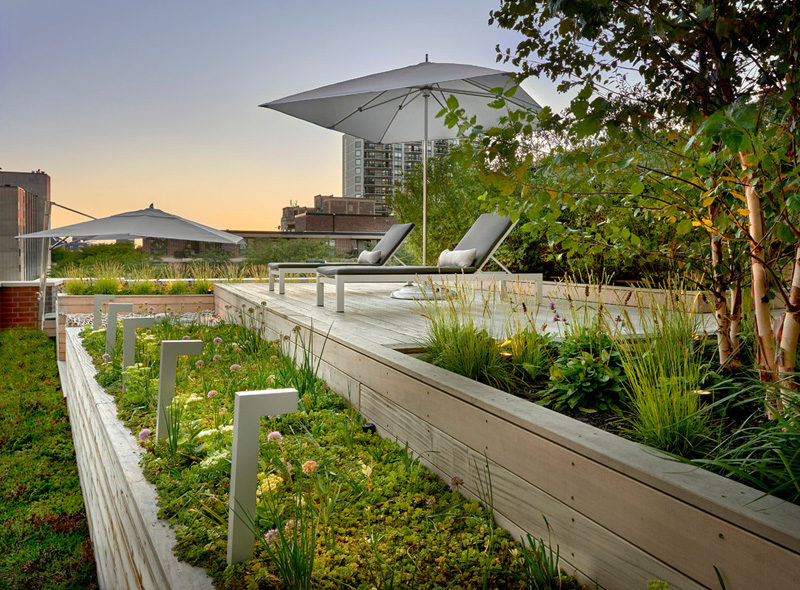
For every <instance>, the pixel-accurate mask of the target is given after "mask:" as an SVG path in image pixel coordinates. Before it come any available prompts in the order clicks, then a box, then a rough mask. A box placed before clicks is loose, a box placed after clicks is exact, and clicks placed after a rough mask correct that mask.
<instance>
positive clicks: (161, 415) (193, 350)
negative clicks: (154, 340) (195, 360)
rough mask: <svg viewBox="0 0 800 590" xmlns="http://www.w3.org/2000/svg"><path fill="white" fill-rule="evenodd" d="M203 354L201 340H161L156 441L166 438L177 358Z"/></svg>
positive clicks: (173, 393)
mask: <svg viewBox="0 0 800 590" xmlns="http://www.w3.org/2000/svg"><path fill="white" fill-rule="evenodd" d="M202 352H203V341H202V340H162V341H161V363H160V367H161V369H160V370H159V372H158V417H157V418H156V440H161V439H165V438H167V415H166V408H167V406H169V405H170V404H172V398H173V397H174V396H175V374H176V369H177V363H178V357H179V356H183V355H195V354H201V353H202Z"/></svg>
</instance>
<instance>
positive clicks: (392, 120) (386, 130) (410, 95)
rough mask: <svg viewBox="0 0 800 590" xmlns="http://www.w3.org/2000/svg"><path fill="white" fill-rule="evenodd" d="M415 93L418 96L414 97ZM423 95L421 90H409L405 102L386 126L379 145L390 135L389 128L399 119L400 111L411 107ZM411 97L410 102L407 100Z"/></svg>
mask: <svg viewBox="0 0 800 590" xmlns="http://www.w3.org/2000/svg"><path fill="white" fill-rule="evenodd" d="M415 92H416V95H415V96H412V95H413V94H414V93H415ZM421 93H422V91H421V90H420V89H419V88H409V90H408V92H406V95H405V96H404V97H403V101H402V102H401V103H400V105H399V106H398V107H397V109H396V110H395V111H394V113H393V114H392V116H391V118H390V119H389V122H388V123H387V124H386V127H385V128H384V130H383V133H381V139H380V142H379V143H383V138H384V137H386V134H387V133H389V128H390V127H391V126H392V123H394V120H395V119H396V118H397V115H398V114H399V113H400V111H402V110H403V109H404V108H405V107H406V105H409V104H411V103H412V102H414V100H415V99H416V98H417V97H418V96H419V95H420V94H421ZM409 97H410V100H407V99H408V98H409Z"/></svg>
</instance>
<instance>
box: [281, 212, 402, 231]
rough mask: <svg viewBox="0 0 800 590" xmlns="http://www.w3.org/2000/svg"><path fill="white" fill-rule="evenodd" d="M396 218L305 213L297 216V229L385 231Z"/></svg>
mask: <svg viewBox="0 0 800 590" xmlns="http://www.w3.org/2000/svg"><path fill="white" fill-rule="evenodd" d="M394 221H395V219H394V217H389V216H385V215H345V214H339V215H335V214H329V213H304V214H303V215H298V216H297V217H295V231H297V232H307V231H324V232H385V231H386V230H388V229H389V227H391V226H392V224H393V223H394Z"/></svg>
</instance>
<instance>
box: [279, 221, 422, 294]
mask: <svg viewBox="0 0 800 590" xmlns="http://www.w3.org/2000/svg"><path fill="white" fill-rule="evenodd" d="M413 228H414V224H413V223H397V224H395V225H393V226H392V227H390V228H389V229H388V230H387V231H386V233H385V234H383V237H382V238H381V239H380V241H379V242H378V243H377V244H375V247H374V248H373V249H372V250H370V251H365V252H367V254H366V255H365V254H364V252H362V253H361V256H360V257H359V260H361V259H362V258H363V261H359V262H358V263H357V264H356V265H355V266H357V267H358V268H363V267H364V266H368V267H376V266H382V265H384V264H386V263H387V262H389V259H390V258H391V257H392V256H394V253H395V252H396V251H397V249H398V248H399V247H400V245H401V244H402V243H403V242H404V241H405V239H406V237H408V234H409V233H411V230H412V229H413ZM353 265H354V264H353V263H352V262H342V263H327V262H270V263H269V265H268V266H269V290H270V291H274V290H275V279H278V293H280V294H281V295H283V294H284V293H286V275H289V274H306V273H312V272H314V271H315V270H317V269H318V268H319V267H320V266H328V267H337V266H353Z"/></svg>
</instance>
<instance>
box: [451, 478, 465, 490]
mask: <svg viewBox="0 0 800 590" xmlns="http://www.w3.org/2000/svg"><path fill="white" fill-rule="evenodd" d="M463 485H464V479H463V478H462V477H461V476H459V475H454V476H453V477H451V478H450V489H451V490H453V491H454V492H455V491H456V490H457V489H458V488H459V487H461V486H463Z"/></svg>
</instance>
